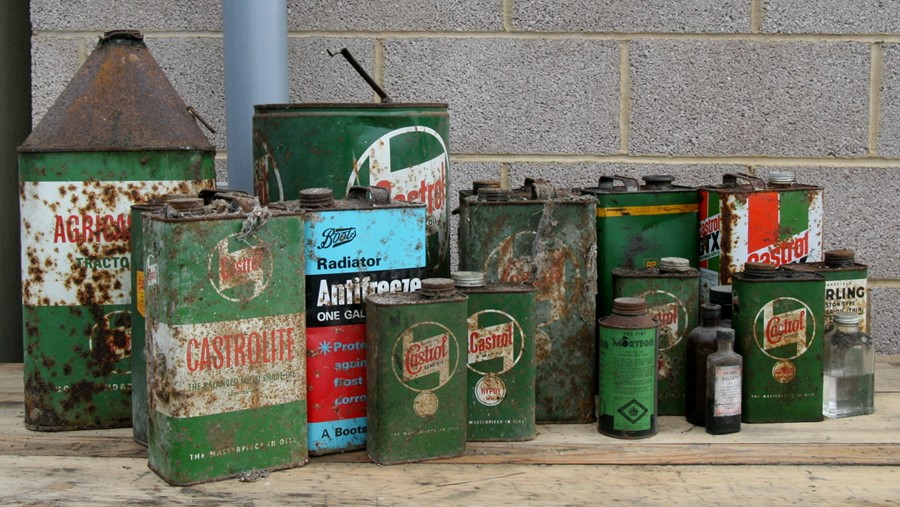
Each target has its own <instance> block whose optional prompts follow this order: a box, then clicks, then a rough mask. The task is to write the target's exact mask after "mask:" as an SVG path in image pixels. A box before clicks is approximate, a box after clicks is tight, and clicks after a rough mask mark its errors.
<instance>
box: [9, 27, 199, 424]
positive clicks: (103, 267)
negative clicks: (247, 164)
mask: <svg viewBox="0 0 900 507" xmlns="http://www.w3.org/2000/svg"><path fill="white" fill-rule="evenodd" d="M214 152H215V150H214V148H213V146H212V145H211V144H209V141H208V140H207V139H206V137H204V135H203V133H202V132H200V129H199V128H198V127H197V124H196V123H195V121H194V119H193V117H192V116H191V115H190V113H188V110H187V109H186V107H185V104H184V102H183V101H182V100H181V98H180V97H179V96H178V94H177V92H176V91H175V89H174V88H173V87H172V85H171V84H170V83H169V81H168V80H167V79H166V77H165V75H164V74H163V72H162V69H160V67H159V65H158V64H157V63H156V61H155V60H154V59H153V57H152V56H151V55H150V53H149V51H148V50H147V47H146V46H145V45H144V43H143V41H142V36H141V34H140V33H138V32H130V31H124V32H123V31H117V32H108V33H106V34H105V35H104V36H103V37H102V38H101V39H100V42H99V44H98V45H97V47H96V49H95V50H94V52H93V53H92V54H91V55H90V57H89V58H88V59H87V61H85V63H84V65H82V67H81V68H80V69H79V70H78V72H77V74H76V75H75V77H74V78H73V79H72V81H71V82H69V84H68V85H67V87H66V89H65V90H64V91H63V92H62V94H61V95H60V96H59V98H58V99H57V100H56V102H55V103H54V104H53V106H52V107H51V108H50V109H49V110H48V111H47V113H46V114H45V115H44V117H43V119H42V120H41V122H40V123H39V124H38V126H37V127H36V128H35V129H34V131H33V132H32V134H31V135H30V136H29V137H28V139H26V140H25V143H24V144H22V146H20V147H19V195H20V210H21V217H22V218H21V224H22V227H21V241H22V302H23V319H24V345H25V358H24V362H25V365H24V376H25V426H26V427H27V428H29V429H32V430H42V431H57V430H75V429H97V428H114V427H124V426H129V425H131V417H132V408H131V398H132V392H131V389H132V378H131V315H130V303H131V297H130V295H131V273H130V271H131V262H130V261H131V258H130V254H129V250H130V241H129V235H130V232H129V230H130V222H131V206H132V205H133V204H137V203H141V202H149V201H150V200H152V199H153V198H155V197H159V196H161V195H163V194H168V193H196V192H198V191H199V190H201V189H203V188H209V187H213V186H214V185H215V168H214V165H213V157H214Z"/></svg>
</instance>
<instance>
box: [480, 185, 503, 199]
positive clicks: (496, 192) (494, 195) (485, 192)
mask: <svg viewBox="0 0 900 507" xmlns="http://www.w3.org/2000/svg"><path fill="white" fill-rule="evenodd" d="M510 193H511V192H510V191H509V190H505V189H502V188H495V187H484V188H479V189H478V199H480V200H482V201H508V200H509V195H510Z"/></svg>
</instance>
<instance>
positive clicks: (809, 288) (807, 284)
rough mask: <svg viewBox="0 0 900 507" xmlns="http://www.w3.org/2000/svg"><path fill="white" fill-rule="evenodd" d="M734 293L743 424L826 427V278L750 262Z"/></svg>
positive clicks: (735, 281)
mask: <svg viewBox="0 0 900 507" xmlns="http://www.w3.org/2000/svg"><path fill="white" fill-rule="evenodd" d="M732 288H733V290H734V299H733V301H734V302H733V308H732V312H733V320H732V324H733V326H734V331H735V336H736V349H737V351H738V353H739V354H740V355H741V356H743V358H744V372H743V393H742V414H741V420H742V421H743V422H746V423H755V422H800V421H821V420H822V387H823V384H822V381H823V377H822V375H823V373H822V358H823V339H822V337H823V334H824V333H823V328H824V317H823V316H824V314H825V278H824V277H823V276H822V275H820V274H817V273H805V272H801V271H788V270H785V269H783V268H776V266H775V265H773V264H765V263H755V262H748V263H746V264H745V265H744V271H743V272H741V273H736V274H734V276H733V282H732Z"/></svg>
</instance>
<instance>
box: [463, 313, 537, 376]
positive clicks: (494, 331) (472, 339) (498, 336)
mask: <svg viewBox="0 0 900 507" xmlns="http://www.w3.org/2000/svg"><path fill="white" fill-rule="evenodd" d="M467 324H468V333H469V336H468V349H469V350H468V360H467V366H468V368H469V369H470V370H472V371H473V372H475V373H478V374H480V375H487V374H493V375H502V374H503V373H506V372H507V371H509V370H511V369H512V368H513V367H514V366H515V365H516V364H517V363H518V362H519V360H520V359H522V354H523V352H524V351H525V340H526V337H525V333H524V331H523V330H522V326H521V325H520V324H519V321H517V320H516V319H515V318H514V317H513V316H512V315H510V314H508V313H506V312H504V311H501V310H493V309H488V310H482V311H479V312H476V313H474V314H472V315H471V316H469V318H468V320H467Z"/></svg>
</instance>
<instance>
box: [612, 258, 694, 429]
mask: <svg viewBox="0 0 900 507" xmlns="http://www.w3.org/2000/svg"><path fill="white" fill-rule="evenodd" d="M612 277H613V287H614V293H615V297H617V298H619V297H638V298H642V299H644V300H645V301H646V303H647V311H648V313H649V314H650V317H652V318H654V319H656V320H657V321H659V330H658V340H659V344H658V349H657V361H656V373H657V414H659V415H684V410H685V378H686V377H685V376H686V373H685V362H686V355H685V354H686V353H687V352H686V349H685V347H686V341H685V338H687V335H688V333H690V332H691V330H692V329H694V328H695V327H697V326H698V325H699V321H700V319H699V307H700V282H699V278H700V274H699V273H698V272H697V270H696V269H693V268H692V269H688V270H685V271H681V272H661V271H660V270H659V269H621V268H616V269H614V270H613V272H612Z"/></svg>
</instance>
